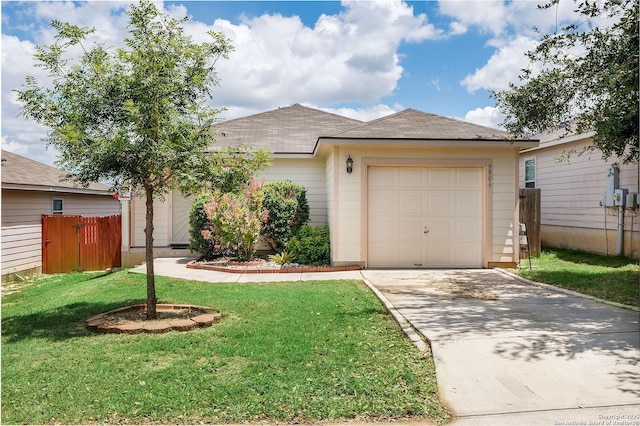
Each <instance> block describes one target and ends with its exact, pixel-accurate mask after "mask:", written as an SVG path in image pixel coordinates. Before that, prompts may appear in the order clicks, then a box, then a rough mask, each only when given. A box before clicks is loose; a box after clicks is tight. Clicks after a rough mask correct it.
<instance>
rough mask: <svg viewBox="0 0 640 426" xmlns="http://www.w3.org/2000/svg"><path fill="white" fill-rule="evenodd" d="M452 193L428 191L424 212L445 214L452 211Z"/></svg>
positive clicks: (428, 214)
mask: <svg viewBox="0 0 640 426" xmlns="http://www.w3.org/2000/svg"><path fill="white" fill-rule="evenodd" d="M453 207H454V204H453V194H452V193H451V192H450V191H435V192H429V194H428V195H427V206H426V210H425V213H426V214H427V216H430V215H433V214H435V215H439V214H446V215H449V214H451V213H452V212H453Z"/></svg>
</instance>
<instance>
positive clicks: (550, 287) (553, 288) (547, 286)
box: [494, 268, 640, 312]
mask: <svg viewBox="0 0 640 426" xmlns="http://www.w3.org/2000/svg"><path fill="white" fill-rule="evenodd" d="M494 269H495V270H496V271H499V272H501V273H503V274H505V275H507V276H509V277H511V278H515V279H516V280H518V281H520V282H523V283H525V284H529V285H533V286H536V287H541V288H544V289H547V290H551V291H555V292H556V293H562V294H566V295H569V296H576V297H581V298H583V299H589V300H593V301H594V302H600V303H604V304H607V305H610V306H615V307H617V308H623V309H628V310H630V311H636V312H640V308H638V307H636V306H630V305H624V304H622V303H617V302H611V301H609V300H604V299H600V298H598V297H594V296H589V295H588V294H584V293H578V292H577V291H573V290H567V289H566V288H562V287H556V286H555V285H552V284H545V283H539V282H537V281H531V280H528V279H526V278H523V277H521V276H520V275H518V274H514V273H513V272H509V271H507V270H505V269H502V268H494Z"/></svg>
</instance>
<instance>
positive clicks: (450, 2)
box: [438, 0, 506, 34]
mask: <svg viewBox="0 0 640 426" xmlns="http://www.w3.org/2000/svg"><path fill="white" fill-rule="evenodd" d="M438 6H439V9H440V13H442V14H444V15H448V16H451V17H453V18H455V19H456V21H454V22H453V23H452V24H451V29H452V30H453V33H454V34H462V33H463V32H465V31H464V30H466V28H467V27H469V26H472V25H474V26H476V27H478V28H479V29H480V30H481V31H483V32H491V33H493V34H500V33H502V31H503V30H504V28H505V25H506V21H505V14H506V8H505V3H504V2H503V1H502V0H483V1H478V0H440V1H439V2H438Z"/></svg>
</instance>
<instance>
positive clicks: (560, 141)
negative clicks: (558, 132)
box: [520, 132, 596, 153]
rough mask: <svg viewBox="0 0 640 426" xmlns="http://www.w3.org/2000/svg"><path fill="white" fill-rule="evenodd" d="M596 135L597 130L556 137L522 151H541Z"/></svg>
mask: <svg viewBox="0 0 640 426" xmlns="http://www.w3.org/2000/svg"><path fill="white" fill-rule="evenodd" d="M595 135H596V132H589V133H582V134H579V135H572V136H567V137H564V138H560V139H555V140H552V141H549V142H540V145H538V146H536V147H533V148H527V149H524V150H522V151H520V152H522V153H526V152H531V151H539V150H541V149H545V148H551V147H554V146H558V145H565V144H569V143H573V142H578V141H581V140H587V139H589V138H592V137H593V136H595Z"/></svg>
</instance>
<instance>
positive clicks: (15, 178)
mask: <svg viewBox="0 0 640 426" xmlns="http://www.w3.org/2000/svg"><path fill="white" fill-rule="evenodd" d="M0 173H1V175H0V176H1V180H2V188H5V189H23V190H31V191H47V192H74V193H91V194H101V195H107V192H108V190H109V187H108V186H107V185H103V184H101V183H91V184H89V186H88V187H87V188H82V187H79V186H77V185H74V183H73V182H70V181H65V180H64V177H65V176H66V174H67V173H65V172H63V171H62V170H60V169H56V168H55V167H51V166H48V165H46V164H43V163H39V162H37V161H34V160H31V159H29V158H26V157H23V156H21V155H18V154H14V153H12V152H9V151H5V150H2V167H1V169H0Z"/></svg>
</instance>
